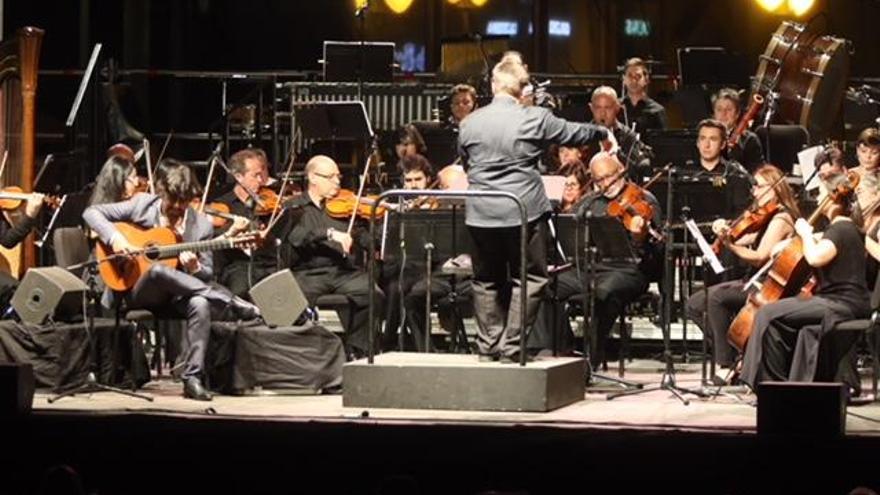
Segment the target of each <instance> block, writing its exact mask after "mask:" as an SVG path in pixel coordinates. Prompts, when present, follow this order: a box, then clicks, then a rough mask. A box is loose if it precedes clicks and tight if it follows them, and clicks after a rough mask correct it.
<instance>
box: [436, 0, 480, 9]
mask: <svg viewBox="0 0 880 495" xmlns="http://www.w3.org/2000/svg"><path fill="white" fill-rule="evenodd" d="M488 1H489V0H446V3H448V4H449V5H452V6H455V7H459V8H462V9H473V8H479V7H482V6H483V5H486V2H488Z"/></svg>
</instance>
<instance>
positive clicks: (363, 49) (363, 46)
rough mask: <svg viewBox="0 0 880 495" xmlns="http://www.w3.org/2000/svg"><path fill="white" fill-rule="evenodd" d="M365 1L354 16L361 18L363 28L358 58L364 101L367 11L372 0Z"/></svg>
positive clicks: (360, 93)
mask: <svg viewBox="0 0 880 495" xmlns="http://www.w3.org/2000/svg"><path fill="white" fill-rule="evenodd" d="M361 1H363V5H362V6H360V7H358V8H357V10H355V11H354V16H355V17H357V18H358V19H359V20H360V28H361V33H360V34H361V45H360V52H361V53H360V57H359V58H360V60H358V65H359V66H360V67H358V100H359V101H364V68H365V67H366V66H367V62H366V60H367V53H366V49H367V47H366V38H367V26H366V21H367V11H368V10H369V9H370V0H361Z"/></svg>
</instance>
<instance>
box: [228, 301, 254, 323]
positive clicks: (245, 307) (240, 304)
mask: <svg viewBox="0 0 880 495" xmlns="http://www.w3.org/2000/svg"><path fill="white" fill-rule="evenodd" d="M231 306H232V308H233V310H234V311H235V314H236V315H237V316H238V317H239V318H241V319H243V320H253V319H255V318H257V317H259V316H260V308H258V307H257V306H256V305H254V304H251V303H249V302H247V301H245V300H244V299H242V298H240V297H238V296H235V298H233V299H232V304H231Z"/></svg>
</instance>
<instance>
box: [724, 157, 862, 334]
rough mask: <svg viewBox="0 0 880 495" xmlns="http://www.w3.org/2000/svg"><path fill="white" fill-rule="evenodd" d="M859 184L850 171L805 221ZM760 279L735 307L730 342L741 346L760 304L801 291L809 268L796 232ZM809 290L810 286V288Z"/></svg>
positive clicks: (841, 198) (808, 273)
mask: <svg viewBox="0 0 880 495" xmlns="http://www.w3.org/2000/svg"><path fill="white" fill-rule="evenodd" d="M858 184H859V176H858V174H855V173H852V172H850V173H849V174H848V175H847V180H845V181H843V182H842V183H841V184H838V185H837V186H836V187H835V188H834V190H833V191H830V192H829V193H828V196H826V197H825V198H824V199H823V200H822V202H821V203H819V206H817V207H816V210H815V211H813V214H812V215H810V218H809V219H808V220H807V222H809V223H810V225H813V224H815V223H816V220H818V219H819V215H820V214H821V213H822V212H823V211H825V208H826V207H827V206H828V205H829V204H831V203H839V202H841V201H843V200H845V199H847V198H849V197H850V196H851V195H852V193H853V191H854V190H855V188H856V186H858ZM765 271H766V275H765V276H764V279H763V282H762V283H761V284H760V285H759V287H760V289H759V290H758V291H751V292H750V293H749V296H748V299H747V300H746V304H745V306H743V308H742V309H740V310H739V313H737V315H736V317H735V318H734V319H733V322H732V323H731V324H730V327H729V328H728V330H727V340H728V341H729V342H730V344H731V345H733V346H734V347H736V348H737V349H739V350H740V351H743V350H745V348H746V344H747V343H748V341H749V337H751V335H752V330H753V328H754V321H755V315H756V314H757V312H758V309H760V308H761V307H762V306H763V305H765V304H768V303H771V302H775V301H778V300H780V299H782V298H784V297H791V296H795V295H797V294H805V290H804V285H805V284H806V283H807V281H808V280H809V279H810V276H811V275H812V268H811V267H810V265H809V263H807V260H806V259H805V258H804V243H803V239H801V238H800V236H795V237H793V238H792V239H791V241H790V242H789V243H788V245H787V246H786V247H785V248H784V249H783V250H782V251H781V252H780V253H779V254H777V255H776V257H775V258H773V259H771V260H770V261H769V262H768V264H767V265H766V266H765V268H762V269H761V271H760V272H759V273H762V272H765ZM810 290H812V288H810Z"/></svg>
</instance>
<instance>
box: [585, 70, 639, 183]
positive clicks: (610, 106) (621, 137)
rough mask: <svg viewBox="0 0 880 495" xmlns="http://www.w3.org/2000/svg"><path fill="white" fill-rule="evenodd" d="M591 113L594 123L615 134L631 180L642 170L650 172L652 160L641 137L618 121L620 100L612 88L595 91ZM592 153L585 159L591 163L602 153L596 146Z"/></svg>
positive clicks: (619, 156)
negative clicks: (640, 139)
mask: <svg viewBox="0 0 880 495" xmlns="http://www.w3.org/2000/svg"><path fill="white" fill-rule="evenodd" d="M589 106H590V113H592V114H593V123H594V124H596V125H600V126H602V127H604V128H606V129H608V130H609V131H611V132H612V133H613V134H614V137H615V138H616V139H617V143H618V145H619V148H618V150H617V157H618V158H619V159H620V161H621V163H623V164H624V165H626V168H627V173H628V174H629V176H630V178H632V179H635V178H637V177H638V176H639V175H641V174H640V173H639V172H640V170H646V171H648V172H650V167H651V160H650V156H649V155H648V153H647V149H646V148H645V145H644V144H642V142H641V141H639V135H638V134H637V133H636V132H633V131H632V130H630V129H629V128H628V127H624V125H623V124H621V123H620V121H619V120H618V116H619V115H620V100H618V99H617V91H615V90H614V88H612V87H611V86H599V87H598V88H596V89H595V90H593V94H592V96H591V97H590V105H589ZM590 151H591V153H590V154H589V155H588V156H585V157H584V158H583V161H584V162H585V163H589V161H590V158H592V156H593V155H594V154H595V153H597V152H598V151H600V150H599V149H598V148H597V147H596V146H591V147H590Z"/></svg>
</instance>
